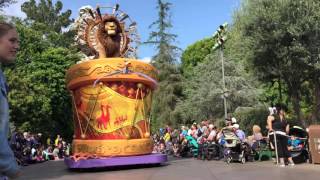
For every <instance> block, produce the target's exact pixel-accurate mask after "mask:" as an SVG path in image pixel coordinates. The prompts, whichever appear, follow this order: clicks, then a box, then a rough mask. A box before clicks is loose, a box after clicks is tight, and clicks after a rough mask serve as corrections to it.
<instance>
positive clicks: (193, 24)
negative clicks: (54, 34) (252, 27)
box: [4, 0, 241, 61]
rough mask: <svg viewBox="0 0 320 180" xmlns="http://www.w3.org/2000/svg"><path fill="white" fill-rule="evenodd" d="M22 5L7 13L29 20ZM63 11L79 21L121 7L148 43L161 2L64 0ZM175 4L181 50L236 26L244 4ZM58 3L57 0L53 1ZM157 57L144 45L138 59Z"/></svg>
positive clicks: (212, 0)
mask: <svg viewBox="0 0 320 180" xmlns="http://www.w3.org/2000/svg"><path fill="white" fill-rule="evenodd" d="M17 1H18V2H17V3H16V4H14V5H11V6H9V7H7V8H5V9H4V13H5V14H7V15H14V16H20V17H25V14H24V13H23V12H21V8H20V6H21V4H22V3H23V2H25V1H26V0H17ZM61 1H62V3H63V6H64V7H63V9H64V10H66V9H70V10H72V18H75V19H76V18H77V17H78V11H79V8H80V7H82V6H85V5H91V6H92V7H96V5H97V4H99V5H100V6H114V5H115V4H116V3H118V4H120V9H121V10H122V11H124V12H126V13H127V14H128V15H129V16H130V18H131V19H133V21H136V22H137V28H138V33H139V35H140V36H141V41H142V42H144V41H146V40H147V39H148V37H149V34H150V32H151V29H149V25H150V24H151V23H152V22H154V21H155V20H156V19H157V13H158V11H157V9H156V2H157V0H61ZM166 1H168V2H170V3H172V6H171V21H172V25H173V27H172V28H171V30H170V33H173V34H176V35H177V36H178V37H177V39H176V40H177V44H176V45H177V46H178V47H180V48H181V49H183V50H184V49H185V48H186V47H188V46H189V45H191V44H193V43H195V42H196V41H198V40H201V39H203V38H207V37H210V36H211V35H212V34H213V33H214V31H215V30H216V29H217V28H218V26H219V25H220V24H223V23H224V22H228V23H229V24H230V23H232V15H233V12H234V10H235V9H236V8H238V7H239V5H240V1H241V0H166ZM53 2H56V0H53ZM155 53H156V51H155V49H154V47H152V46H150V45H142V46H140V47H139V50H138V56H139V58H140V59H144V60H146V61H148V60H149V59H150V58H151V57H152V56H153V55H154V54H155Z"/></svg>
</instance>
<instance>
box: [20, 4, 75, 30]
mask: <svg viewBox="0 0 320 180" xmlns="http://www.w3.org/2000/svg"><path fill="white" fill-rule="evenodd" d="M62 8H63V4H62V2H61V1H57V2H56V4H55V5H53V4H52V0H40V2H39V3H38V4H37V3H36V1H35V0H30V1H27V2H25V3H23V4H22V6H21V10H22V11H23V12H24V13H26V15H27V20H31V21H34V22H37V23H42V24H44V25H45V27H46V29H47V30H48V31H49V30H50V31H54V32H57V33H60V32H61V31H62V28H66V27H68V26H69V25H70V24H71V23H72V22H73V20H72V19H69V18H70V16H71V10H67V11H66V12H61V10H62Z"/></svg>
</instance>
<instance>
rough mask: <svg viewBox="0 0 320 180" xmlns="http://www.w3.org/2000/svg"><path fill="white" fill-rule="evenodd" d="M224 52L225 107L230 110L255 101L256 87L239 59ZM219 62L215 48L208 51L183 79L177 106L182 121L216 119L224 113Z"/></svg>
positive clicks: (247, 105)
mask: <svg viewBox="0 0 320 180" xmlns="http://www.w3.org/2000/svg"><path fill="white" fill-rule="evenodd" d="M229 57H231V55H228V54H226V58H225V59H226V60H225V72H226V74H225V80H226V88H227V89H228V94H227V105H228V106H227V107H228V111H229V112H233V111H234V110H235V109H237V108H238V107H251V106H254V105H256V104H258V95H259V91H258V89H257V88H256V87H257V85H256V83H254V80H255V79H254V78H252V76H251V75H250V74H248V73H246V71H245V69H244V66H243V64H242V63H239V62H235V61H234V60H232V59H229ZM221 78H222V74H221V63H220V59H219V56H218V55H217V53H216V52H212V53H211V54H209V55H208V56H207V57H206V58H205V59H204V61H203V62H202V63H199V64H198V65H197V66H196V67H194V68H193V69H192V75H191V76H190V78H189V79H188V81H186V82H185V83H184V96H185V99H184V100H183V101H181V102H180V103H179V105H178V107H177V111H178V112H179V114H180V115H181V116H182V119H183V120H184V124H190V123H192V122H194V121H199V120H203V119H211V120H216V119H219V118H222V117H223V115H224V108H223V101H222V95H223V86H222V81H221Z"/></svg>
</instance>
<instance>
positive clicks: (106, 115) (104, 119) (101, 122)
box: [97, 104, 111, 129]
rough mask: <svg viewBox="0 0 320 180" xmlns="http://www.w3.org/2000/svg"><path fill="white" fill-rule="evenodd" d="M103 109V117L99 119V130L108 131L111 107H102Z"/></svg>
mask: <svg viewBox="0 0 320 180" xmlns="http://www.w3.org/2000/svg"><path fill="white" fill-rule="evenodd" d="M100 109H101V116H100V117H98V118H97V122H98V128H99V129H106V128H107V125H108V124H110V122H109V121H110V111H109V109H111V106H109V105H102V104H101V106H100Z"/></svg>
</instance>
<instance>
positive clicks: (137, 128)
mask: <svg viewBox="0 0 320 180" xmlns="http://www.w3.org/2000/svg"><path fill="white" fill-rule="evenodd" d="M102 9H106V10H109V11H110V13H105V14H102V13H101V10H102ZM135 26H136V23H135V22H132V20H131V18H130V17H129V16H128V15H127V14H126V13H124V12H123V11H121V10H119V5H118V4H117V5H116V6H114V7H97V8H96V9H93V8H92V7H90V6H84V7H82V8H81V9H80V17H79V18H78V19H77V20H76V22H75V26H74V27H75V28H76V30H77V32H78V33H77V35H76V41H77V44H78V45H79V48H80V49H81V51H82V53H83V54H84V59H83V60H81V61H80V62H78V63H77V64H75V65H73V66H71V67H70V68H69V69H68V71H67V73H66V83H67V88H68V90H69V91H70V94H71V97H72V105H73V121H74V139H73V143H72V151H73V155H72V156H70V157H68V158H66V159H65V163H66V165H67V166H68V167H69V168H72V169H74V168H94V167H111V166H123V165H136V164H159V163H163V162H166V161H167V156H166V155H163V154H152V150H153V141H152V139H151V137H150V109H151V102H152V93H153V91H154V90H155V89H156V87H157V81H156V79H157V70H156V69H155V68H154V67H153V66H152V65H150V64H147V63H144V62H141V61H139V60H136V59H134V57H135V56H136V54H135V53H136V47H135V46H134V45H137V41H138V40H139V38H138V36H137V34H136V29H135Z"/></svg>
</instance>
